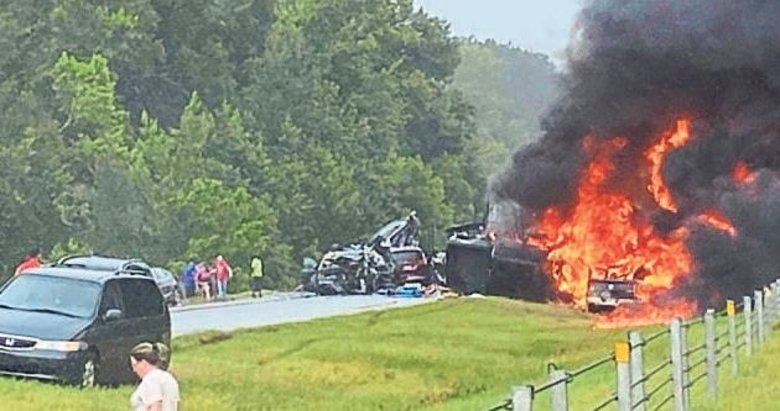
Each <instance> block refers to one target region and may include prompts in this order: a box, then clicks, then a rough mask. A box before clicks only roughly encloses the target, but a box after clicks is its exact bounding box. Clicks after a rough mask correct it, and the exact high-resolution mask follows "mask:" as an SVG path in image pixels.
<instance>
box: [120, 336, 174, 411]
mask: <svg viewBox="0 0 780 411" xmlns="http://www.w3.org/2000/svg"><path fill="white" fill-rule="evenodd" d="M169 358H170V350H169V349H168V347H166V346H165V344H163V343H148V342H145V343H141V344H138V345H136V346H135V347H134V348H133V349H132V350H131V351H130V367H131V368H132V369H133V372H134V373H135V374H136V375H137V376H138V378H140V379H141V383H140V384H138V387H137V388H136V389H135V392H133V394H132V395H131V396H130V406H131V407H132V409H133V411H177V410H178V408H179V400H180V397H179V383H178V382H177V381H176V378H174V377H173V375H171V374H170V373H169V372H168V371H167V368H168V360H169Z"/></svg>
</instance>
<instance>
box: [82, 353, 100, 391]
mask: <svg viewBox="0 0 780 411" xmlns="http://www.w3.org/2000/svg"><path fill="white" fill-rule="evenodd" d="M79 370H80V374H79V379H78V385H79V387H81V388H82V389H90V388H94V387H95V386H96V385H97V373H98V359H97V356H96V355H90V356H89V357H87V359H86V360H84V362H83V363H82V365H81V367H80V369H79Z"/></svg>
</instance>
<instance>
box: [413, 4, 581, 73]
mask: <svg viewBox="0 0 780 411" xmlns="http://www.w3.org/2000/svg"><path fill="white" fill-rule="evenodd" d="M414 1H415V3H416V4H417V5H422V6H423V8H424V9H425V10H427V11H428V12H429V13H430V14H433V15H435V16H438V17H442V18H444V19H445V20H448V21H449V22H450V23H451V24H452V31H453V33H454V34H456V35H459V36H468V35H472V34H473V35H474V36H476V37H477V38H479V39H485V38H493V39H496V40H498V41H501V42H510V41H511V42H512V44H514V45H516V46H519V47H521V48H524V49H528V50H532V51H538V52H542V53H545V54H547V55H550V57H553V59H555V60H562V59H563V50H564V48H565V47H566V44H567V43H568V40H569V35H570V33H571V30H572V26H573V24H574V19H575V16H576V14H577V12H578V11H579V9H580V8H581V3H582V0H414Z"/></svg>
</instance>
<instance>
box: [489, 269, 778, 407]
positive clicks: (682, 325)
mask: <svg viewBox="0 0 780 411" xmlns="http://www.w3.org/2000/svg"><path fill="white" fill-rule="evenodd" d="M740 310H741V311H740ZM738 312H740V313H741V315H738ZM738 317H741V318H738ZM779 321H780V280H778V281H775V282H774V283H772V284H771V285H770V286H768V287H766V288H764V289H763V290H757V291H755V292H754V295H753V296H752V297H744V298H743V301H742V302H739V303H737V302H735V301H732V300H729V301H727V303H726V308H725V309H724V310H723V311H720V312H717V313H716V312H715V310H714V309H709V310H707V311H706V312H705V314H704V315H703V316H701V317H699V318H694V319H690V320H687V321H684V320H682V319H680V318H676V319H674V320H672V321H671V323H670V324H669V326H668V328H666V329H664V330H662V331H659V332H656V333H654V334H652V335H649V336H647V337H643V336H642V334H641V333H640V332H639V331H636V330H632V331H630V332H629V333H628V338H627V339H626V340H625V341H619V342H617V343H615V347H614V351H613V352H612V354H611V355H609V356H606V357H603V358H600V359H597V360H596V361H593V362H592V363H590V364H587V365H585V366H583V367H581V368H579V369H577V370H574V371H566V370H563V369H560V368H558V367H556V366H554V365H551V366H549V369H548V373H549V378H548V380H547V382H545V383H543V384H540V385H538V386H537V385H524V386H516V387H513V388H512V395H511V397H510V398H508V399H506V400H504V401H503V402H501V403H500V404H498V405H496V406H494V407H492V408H490V409H489V411H499V410H516V411H532V410H533V408H534V404H535V403H537V405H545V404H538V402H537V399H538V398H539V394H542V393H549V397H550V403H549V408H550V409H551V410H553V411H567V410H569V401H570V398H569V386H570V385H571V384H572V383H574V382H575V381H576V379H577V377H580V376H582V375H585V374H589V373H592V372H594V371H596V370H599V372H601V371H602V370H603V369H604V368H606V367H607V366H611V367H612V368H613V370H614V377H615V390H614V391H613V392H612V394H611V395H609V396H606V397H605V398H603V399H602V400H601V401H600V402H599V403H597V404H593V405H591V406H587V407H583V406H581V405H580V404H578V406H577V409H589V410H593V411H599V410H604V409H608V408H611V409H617V410H619V411H650V410H653V411H655V410H660V409H674V410H675V411H688V410H690V409H691V388H692V387H694V386H696V385H697V383H699V382H701V381H706V386H707V395H709V396H710V397H711V398H716V397H717V395H718V372H719V368H720V367H721V366H722V365H724V364H730V368H731V374H732V375H733V376H736V375H738V374H739V362H740V361H739V352H740V350H744V353H745V355H747V356H750V355H752V353H753V352H754V350H755V348H756V347H757V346H759V345H761V344H762V343H763V342H765V341H766V340H767V338H768V337H769V335H770V333H771V331H772V327H773V326H774V325H775V324H776V323H778V322H779ZM698 327H702V328H703V330H699V329H698ZM692 331H697V332H700V331H701V332H702V334H703V341H701V342H699V343H698V344H695V345H691V344H690V342H689V338H692ZM664 341H667V342H668V348H667V347H658V344H663V342H664ZM651 346H652V347H653V348H662V349H666V350H668V357H667V358H665V359H663V360H662V361H660V362H658V363H657V364H652V365H648V364H645V362H644V357H645V350H647V349H648V348H650V347H651ZM545 408H547V407H545Z"/></svg>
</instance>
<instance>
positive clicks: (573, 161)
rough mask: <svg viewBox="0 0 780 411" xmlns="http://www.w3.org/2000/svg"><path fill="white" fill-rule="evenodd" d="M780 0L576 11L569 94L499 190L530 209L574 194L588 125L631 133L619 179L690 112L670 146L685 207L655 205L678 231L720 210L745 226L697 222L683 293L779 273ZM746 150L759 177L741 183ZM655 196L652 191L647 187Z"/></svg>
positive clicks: (662, 222) (720, 292)
mask: <svg viewBox="0 0 780 411" xmlns="http://www.w3.org/2000/svg"><path fill="white" fill-rule="evenodd" d="M779 21H780V2H778V1H775V0H741V1H734V0H685V1H680V0H644V1H642V0H594V1H590V2H588V3H587V5H586V6H585V8H584V9H583V11H582V12H581V15H580V16H579V19H578V23H577V28H576V35H575V39H574V40H573V44H572V46H571V47H570V49H569V58H568V69H567V72H566V74H565V75H564V89H565V91H564V93H563V97H562V98H561V99H560V101H558V103H556V105H555V106H554V108H553V109H552V110H551V112H550V114H549V115H548V116H547V117H546V118H545V119H544V120H543V122H542V128H543V131H544V134H543V136H542V138H541V139H540V140H539V141H538V142H536V143H535V144H532V145H530V146H528V147H526V148H524V149H522V150H520V151H519V152H517V153H516V154H515V155H514V158H513V161H512V164H511V166H510V167H509V168H508V169H507V170H506V171H505V172H504V173H503V174H502V175H501V176H499V177H498V178H497V180H496V181H495V182H494V184H493V187H492V190H493V195H494V196H495V197H497V198H499V199H509V200H513V201H515V202H517V203H518V204H519V205H520V206H521V207H522V208H523V210H524V212H523V213H524V214H528V215H534V213H538V212H539V211H541V210H543V209H545V208H546V207H549V206H551V205H559V206H560V205H564V206H565V205H567V204H570V203H571V202H572V200H574V197H575V195H576V186H577V183H578V176H579V175H580V173H581V172H582V170H583V166H584V165H585V164H587V160H588V159H587V158H584V154H583V152H582V150H581V143H582V139H583V138H584V137H585V136H586V135H592V136H595V137H602V138H609V137H614V136H618V135H619V136H623V137H626V138H628V139H629V146H628V148H627V150H626V154H625V156H624V158H621V159H620V161H619V162H618V164H617V167H618V171H617V172H616V174H615V176H616V177H615V181H614V184H621V181H620V178H621V176H631V175H636V174H637V171H636V169H637V167H641V166H642V164H643V163H642V161H641V157H640V156H641V153H642V152H643V150H645V149H646V148H647V147H648V146H649V145H650V144H651V142H652V141H654V140H655V139H656V138H657V137H658V136H659V135H660V134H661V133H662V132H663V131H665V130H669V129H672V128H673V125H674V124H675V121H676V120H677V119H678V118H680V117H681V116H686V117H688V118H690V119H691V120H692V124H693V127H692V134H693V136H694V140H693V141H692V142H691V143H690V144H688V145H686V146H685V147H683V148H681V149H679V150H677V151H674V152H672V153H671V155H670V156H669V157H668V158H667V162H666V165H665V169H664V177H665V180H666V182H667V185H668V186H669V187H670V188H671V190H672V192H673V194H674V196H675V199H676V200H677V202H678V203H679V205H680V210H679V212H678V213H677V215H674V216H669V215H668V213H664V212H662V210H660V209H659V210H657V213H656V215H655V216H654V218H653V221H654V222H656V226H657V227H658V228H659V230H661V231H663V230H668V229H670V228H674V227H675V226H679V225H680V224H684V222H685V221H689V217H691V216H694V215H696V213H698V212H700V211H702V210H705V209H711V208H717V209H719V210H720V211H721V212H722V213H723V214H724V215H726V216H727V217H729V219H731V221H732V222H733V223H734V225H735V226H736V228H737V229H738V231H739V235H738V236H737V237H736V238H731V237H730V236H728V235H726V234H725V233H723V232H720V231H717V230H713V229H712V228H710V227H705V226H693V227H691V230H692V233H691V237H690V240H689V248H690V249H691V250H692V252H693V254H694V256H695V259H696V273H695V276H693V278H692V280H691V281H690V283H688V284H685V285H683V286H682V287H681V289H682V290H683V292H685V293H686V294H689V295H693V296H696V297H698V298H699V299H700V301H701V300H704V301H702V302H705V303H708V304H710V303H713V301H712V300H713V296H715V299H718V300H722V299H723V298H726V297H732V298H733V297H739V296H741V295H745V294H748V293H751V292H752V290H753V289H755V288H756V287H760V286H762V285H763V284H765V283H767V282H768V281H770V280H772V279H774V278H777V277H778V276H780V183H779V182H778V181H779V178H780V172H779V170H780V24H778V23H777V22H779ZM738 162H743V163H744V164H746V165H747V166H748V167H749V168H750V169H751V170H755V171H756V173H757V175H758V176H759V177H758V178H757V179H756V181H755V182H753V183H752V184H750V185H749V186H747V185H741V184H736V183H735V182H734V181H733V179H732V177H731V173H732V171H733V170H734V167H735V165H736V164H737V163H738ZM648 196H649V194H648Z"/></svg>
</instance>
